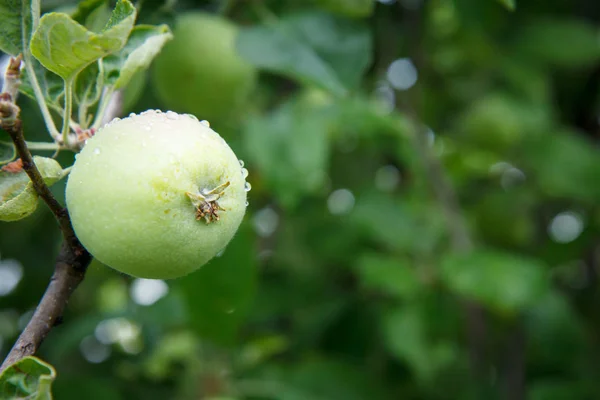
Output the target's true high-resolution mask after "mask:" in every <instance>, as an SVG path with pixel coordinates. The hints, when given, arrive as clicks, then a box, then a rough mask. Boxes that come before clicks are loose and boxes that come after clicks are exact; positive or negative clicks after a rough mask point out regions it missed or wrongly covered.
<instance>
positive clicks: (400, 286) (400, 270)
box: [356, 253, 422, 299]
mask: <svg viewBox="0 0 600 400" xmlns="http://www.w3.org/2000/svg"><path fill="white" fill-rule="evenodd" d="M407 261H408V260H406V259H398V258H393V257H389V256H383V255H380V254H377V253H367V254H363V255H362V256H361V257H360V258H359V260H358V264H357V266H356V267H357V272H358V276H359V278H360V282H361V284H362V286H364V287H365V288H367V289H372V290H377V291H380V292H383V293H385V294H388V295H390V296H393V297H398V298H403V299H406V298H409V299H410V298H414V297H416V296H417V295H418V294H419V292H421V290H422V284H421V282H420V280H419V276H418V275H417V271H416V270H415V268H414V267H413V266H411V265H410V264H409V263H408V262H407Z"/></svg>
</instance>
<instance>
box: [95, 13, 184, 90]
mask: <svg viewBox="0 0 600 400" xmlns="http://www.w3.org/2000/svg"><path fill="white" fill-rule="evenodd" d="M172 38H173V35H172V34H171V31H170V30H169V27H168V26H167V25H161V26H150V25H138V26H136V27H135V28H133V30H132V31H131V35H130V36H129V40H128V41H127V44H126V45H125V47H123V49H121V51H119V52H118V53H115V54H112V55H110V56H108V57H106V58H105V59H104V68H105V74H106V76H107V83H108V84H109V85H114V87H115V89H121V88H124V87H125V86H126V85H127V84H128V83H129V81H130V80H131V78H132V77H133V75H134V74H135V73H136V72H138V71H139V70H141V69H144V68H146V67H148V66H149V65H150V63H151V62H152V60H153V59H154V57H156V55H157V54H158V53H159V52H160V50H161V49H162V47H163V46H164V45H165V43H167V42H168V41H169V40H171V39H172Z"/></svg>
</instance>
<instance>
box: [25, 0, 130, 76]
mask: <svg viewBox="0 0 600 400" xmlns="http://www.w3.org/2000/svg"><path fill="white" fill-rule="evenodd" d="M135 16H136V11H135V8H134V7H133V5H132V4H131V3H130V2H129V1H128V0H120V1H119V2H118V3H117V6H116V7H115V9H114V10H113V13H112V16H111V18H110V20H109V21H108V23H107V24H106V26H105V27H104V29H103V30H102V31H101V32H100V33H95V32H92V31H89V30H87V29H86V28H85V27H84V26H82V25H81V24H79V23H77V22H76V21H74V20H73V19H72V18H71V17H69V16H68V15H67V14H62V13H49V14H46V15H44V16H43V17H42V18H41V19H40V24H39V26H38V28H37V29H36V31H35V32H34V34H33V37H32V39H31V53H32V54H33V55H34V57H35V58H37V59H38V60H39V61H40V63H41V64H42V65H43V66H44V67H46V68H47V69H49V70H50V71H52V72H54V73H55V74H57V75H58V76H60V77H61V78H63V79H64V80H67V81H68V80H72V79H73V78H74V77H75V76H76V75H77V74H78V73H79V72H80V71H82V70H83V69H84V68H85V67H87V66H88V65H89V64H91V63H92V62H94V61H96V60H98V59H100V58H102V57H105V56H107V55H109V54H112V53H114V52H115V51H118V50H120V49H121V48H123V46H124V45H125V43H126V41H127V38H128V36H129V33H130V32H131V29H132V28H133V24H134V22H135Z"/></svg>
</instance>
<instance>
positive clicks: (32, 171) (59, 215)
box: [2, 119, 78, 246]
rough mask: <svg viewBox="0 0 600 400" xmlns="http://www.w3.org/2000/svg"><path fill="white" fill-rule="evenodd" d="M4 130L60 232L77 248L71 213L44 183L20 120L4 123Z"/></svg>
mask: <svg viewBox="0 0 600 400" xmlns="http://www.w3.org/2000/svg"><path fill="white" fill-rule="evenodd" d="M2 128H3V129H4V130H5V131H6V132H7V133H8V134H9V135H10V137H11V139H12V141H13V143H14V144H15V148H16V149H17V154H18V155H19V157H20V158H21V161H22V162H23V170H25V172H26V173H27V175H28V176H29V179H30V180H31V183H32V184H33V188H34V189H35V191H36V192H37V194H38V195H39V196H40V197H41V199H42V200H44V202H45V203H46V204H47V205H48V208H50V211H52V214H54V216H55V217H56V220H57V221H58V225H59V226H60V230H61V231H62V234H63V236H64V238H65V241H66V242H67V243H69V244H70V245H71V246H76V245H77V243H78V241H77V238H76V236H75V232H74V231H73V227H72V226H71V220H70V219H69V213H68V212H67V209H66V208H64V207H63V206H62V205H61V204H60V203H59V202H58V201H57V200H56V199H55V198H54V195H53V194H52V192H51V191H50V188H49V187H48V185H46V184H45V183H44V178H42V175H41V174H40V171H39V170H38V169H37V167H36V166H35V163H34V162H33V157H32V156H31V152H30V151H29V149H28V148H27V144H26V143H25V138H24V136H23V126H22V123H21V121H20V120H19V119H17V120H15V121H14V122H13V123H3V124H2Z"/></svg>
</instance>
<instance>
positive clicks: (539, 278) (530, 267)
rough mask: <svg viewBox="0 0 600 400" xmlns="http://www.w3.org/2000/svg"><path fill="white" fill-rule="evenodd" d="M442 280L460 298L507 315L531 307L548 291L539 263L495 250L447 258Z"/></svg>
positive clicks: (543, 268)
mask: <svg viewBox="0 0 600 400" xmlns="http://www.w3.org/2000/svg"><path fill="white" fill-rule="evenodd" d="M441 278H442V280H443V281H444V282H445V284H446V285H447V286H448V287H449V288H450V289H451V290H453V291H454V292H456V293H457V294H459V295H461V296H464V297H466V298H469V299H473V300H477V301H479V302H481V303H483V304H484V305H486V306H487V307H489V308H491V309H493V310H495V311H497V312H500V313H505V314H514V313H516V312H519V311H521V310H525V309H527V308H529V307H531V306H532V305H534V304H535V303H536V302H537V301H538V300H539V299H540V298H541V297H542V296H544V295H545V294H546V293H547V291H548V290H549V276H548V273H547V271H546V268H545V266H544V265H543V264H542V263H541V262H540V261H539V260H537V259H529V258H525V257H521V256H517V255H514V254H509V253H503V252H499V251H492V250H479V251H475V252H472V253H468V254H456V253H455V254H447V255H446V256H445V257H444V259H443V261H442V268H441Z"/></svg>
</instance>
